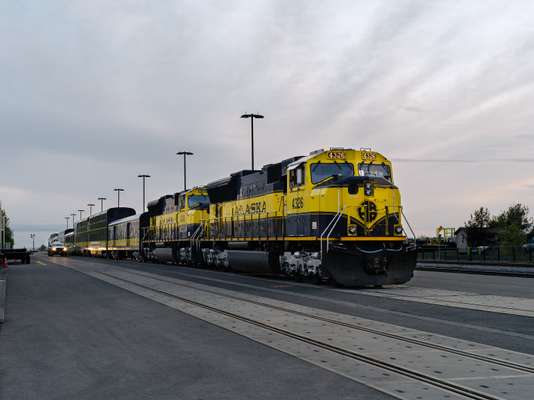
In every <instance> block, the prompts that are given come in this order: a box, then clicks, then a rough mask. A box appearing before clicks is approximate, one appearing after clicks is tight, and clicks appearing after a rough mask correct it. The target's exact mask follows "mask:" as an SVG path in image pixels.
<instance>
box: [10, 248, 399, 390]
mask: <svg viewBox="0 0 534 400" xmlns="http://www.w3.org/2000/svg"><path fill="white" fill-rule="evenodd" d="M34 259H35V260H36V261H37V262H38V263H35V261H34V263H33V264H31V265H20V266H17V265H15V266H11V267H10V270H9V285H8V311H7V319H6V322H5V323H4V324H3V326H2V327H1V329H0V399H6V400H17V399H25V400H26V399H38V400H46V399H69V400H70V399H91V400H93V399H389V398H390V396H388V395H385V394H383V393H381V392H378V391H376V390H374V389H371V388H369V387H367V386H364V385H362V384H359V383H357V382H354V381H352V380H349V379H346V378H344V377H342V376H340V375H338V374H335V373H333V372H330V371H328V370H325V369H323V368H319V367H316V366H313V365H311V364H309V363H306V362H304V361H302V360H299V359H297V358H294V357H291V356H289V355H287V354H284V353H282V352H280V351H276V350H273V349H271V348H268V347H266V346H263V345H261V344H258V343H256V342H254V341H252V340H250V339H248V338H244V337H242V336H240V335H237V334H234V333H231V332H229V331H227V330H225V329H221V328H219V327H216V326H214V325H212V324H209V323H206V322H204V321H201V320H198V319H196V318H193V317H191V316H189V315H186V314H184V313H181V312H179V311H176V310H173V309H171V308H168V307H165V306H163V305H161V304H158V303H155V302H152V301H150V300H147V299H145V298H142V297H139V296H136V295H134V294H131V293H129V292H126V291H124V290H121V289H118V288H116V287H114V286H111V285H108V284H106V283H103V282H101V281H98V280H96V279H93V278H90V277H88V276H86V275H82V274H79V273H77V272H74V271H71V270H69V269H67V268H64V267H60V266H55V265H53V264H51V263H50V262H48V260H47V259H46V258H45V257H35V258H34Z"/></svg>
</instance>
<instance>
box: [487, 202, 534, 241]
mask: <svg viewBox="0 0 534 400" xmlns="http://www.w3.org/2000/svg"><path fill="white" fill-rule="evenodd" d="M528 213H529V209H528V207H527V206H525V205H523V204H520V203H517V204H514V205H511V206H510V207H508V208H507V209H506V210H504V211H503V212H502V213H500V214H499V215H498V216H497V217H495V219H494V220H493V225H494V226H495V228H496V230H497V232H498V236H499V242H500V244H501V245H502V246H521V245H522V244H524V243H525V241H526V238H527V234H528V233H529V232H530V231H531V230H532V227H533V222H532V219H531V218H530V217H529V216H528Z"/></svg>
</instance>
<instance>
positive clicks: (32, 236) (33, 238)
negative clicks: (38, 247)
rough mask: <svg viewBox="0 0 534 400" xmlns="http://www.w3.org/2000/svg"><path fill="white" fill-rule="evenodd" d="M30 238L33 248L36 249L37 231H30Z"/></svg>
mask: <svg viewBox="0 0 534 400" xmlns="http://www.w3.org/2000/svg"><path fill="white" fill-rule="evenodd" d="M30 238H31V239H32V249H33V251H35V233H30Z"/></svg>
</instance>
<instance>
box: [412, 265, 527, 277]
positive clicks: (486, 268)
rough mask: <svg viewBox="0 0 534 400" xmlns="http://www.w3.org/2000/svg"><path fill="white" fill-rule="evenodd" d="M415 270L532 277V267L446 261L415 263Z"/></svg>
mask: <svg viewBox="0 0 534 400" xmlns="http://www.w3.org/2000/svg"><path fill="white" fill-rule="evenodd" d="M416 270H419V271H437V272H459V273H464V274H479V275H500V276H516V277H523V278H534V268H533V267H510V266H507V265H506V266H505V265H501V266H496V265H492V266H491V265H465V264H446V263H417V266H416Z"/></svg>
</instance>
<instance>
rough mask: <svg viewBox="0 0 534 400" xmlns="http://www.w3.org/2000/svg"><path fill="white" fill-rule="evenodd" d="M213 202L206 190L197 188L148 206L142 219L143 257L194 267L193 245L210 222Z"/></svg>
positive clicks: (168, 196)
mask: <svg viewBox="0 0 534 400" xmlns="http://www.w3.org/2000/svg"><path fill="white" fill-rule="evenodd" d="M208 207H209V199H208V196H207V193H206V191H205V189H202V188H193V189H190V190H186V191H183V192H179V193H175V194H174V195H166V196H162V197H160V198H159V199H158V200H154V201H152V202H150V203H148V211H147V212H146V213H144V214H142V215H141V216H140V226H141V241H142V243H143V251H142V254H143V255H145V257H146V255H150V257H153V258H156V259H158V260H159V261H178V262H182V263H192V262H194V261H196V260H197V257H194V255H193V251H192V247H191V243H192V242H193V241H194V240H195V239H198V238H199V237H200V235H201V233H202V228H203V226H204V223H205V221H207V215H208Z"/></svg>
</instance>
